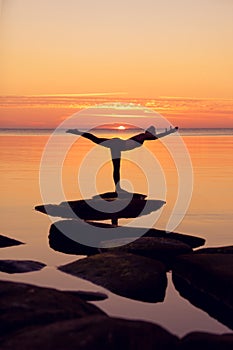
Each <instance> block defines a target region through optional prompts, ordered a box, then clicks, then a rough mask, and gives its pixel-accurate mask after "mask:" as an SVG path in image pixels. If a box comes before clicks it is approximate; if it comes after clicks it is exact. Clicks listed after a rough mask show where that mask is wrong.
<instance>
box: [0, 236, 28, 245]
mask: <svg viewBox="0 0 233 350" xmlns="http://www.w3.org/2000/svg"><path fill="white" fill-rule="evenodd" d="M20 244H24V243H22V242H20V241H17V240H15V239H13V238H9V237H6V236H3V235H0V248H5V247H11V246H14V245H20Z"/></svg>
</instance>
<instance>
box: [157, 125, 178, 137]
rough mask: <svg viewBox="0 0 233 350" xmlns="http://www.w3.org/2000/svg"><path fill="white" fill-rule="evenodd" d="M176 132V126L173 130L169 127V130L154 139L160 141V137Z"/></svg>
mask: <svg viewBox="0 0 233 350" xmlns="http://www.w3.org/2000/svg"><path fill="white" fill-rule="evenodd" d="M177 130H178V126H176V127H175V128H172V127H170V129H168V130H167V129H166V130H165V131H164V132H161V133H160V134H157V135H156V139H160V138H161V137H164V136H167V135H169V134H173V133H174V132H176V131H177Z"/></svg>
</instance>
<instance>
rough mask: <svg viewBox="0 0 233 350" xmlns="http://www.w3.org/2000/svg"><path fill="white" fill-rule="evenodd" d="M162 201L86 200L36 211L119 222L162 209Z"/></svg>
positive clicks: (50, 206) (39, 206)
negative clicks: (121, 219)
mask: <svg viewBox="0 0 233 350" xmlns="http://www.w3.org/2000/svg"><path fill="white" fill-rule="evenodd" d="M164 204H165V202H164V201H162V200H153V199H148V200H146V199H140V198H132V199H130V200H128V198H117V199H116V200H114V201H106V200H105V199H103V198H101V199H85V200H75V201H67V202H62V203H60V204H58V205H57V204H46V205H38V206H36V207H35V210H37V211H40V212H41V213H44V214H48V215H51V216H57V217H62V218H70V219H82V220H108V219H110V220H117V219H120V218H136V217H139V216H142V215H147V214H150V213H152V212H154V211H156V210H159V209H160V208H162V206H163V205H164Z"/></svg>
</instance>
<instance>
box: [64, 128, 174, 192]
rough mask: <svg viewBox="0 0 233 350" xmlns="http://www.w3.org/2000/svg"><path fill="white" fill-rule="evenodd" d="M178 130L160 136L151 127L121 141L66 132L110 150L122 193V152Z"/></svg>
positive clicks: (117, 138)
mask: <svg viewBox="0 0 233 350" xmlns="http://www.w3.org/2000/svg"><path fill="white" fill-rule="evenodd" d="M177 130H178V127H177V126H176V127H175V128H172V127H170V129H169V130H167V129H166V130H165V131H164V132H162V133H160V134H156V130H155V127H154V126H150V127H149V128H148V129H147V130H146V131H145V132H143V133H141V134H138V135H135V136H133V137H130V138H129V139H127V140H123V139H120V138H119V137H114V138H112V139H108V138H104V137H97V136H95V135H93V134H91V133H88V132H84V133H83V132H81V131H79V130H78V129H68V130H67V131H66V132H67V133H70V134H75V135H80V136H82V137H84V138H86V139H88V140H91V141H92V142H94V143H96V144H98V145H101V146H103V147H107V148H109V149H110V152H111V157H112V164H113V180H114V183H115V189H116V192H117V191H122V189H121V187H120V165H121V152H122V151H130V150H132V149H135V148H138V147H141V146H142V145H143V143H144V141H148V140H157V139H159V138H161V137H164V136H166V135H169V134H172V133H174V132H176V131H177Z"/></svg>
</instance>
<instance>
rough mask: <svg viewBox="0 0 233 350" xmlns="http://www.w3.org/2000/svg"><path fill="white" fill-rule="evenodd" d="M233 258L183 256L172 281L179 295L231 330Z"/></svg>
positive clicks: (174, 269) (230, 256)
mask: <svg viewBox="0 0 233 350" xmlns="http://www.w3.org/2000/svg"><path fill="white" fill-rule="evenodd" d="M232 266H233V254H220V253H215V254H214V253H212V254H201V253H199V254H189V255H183V256H182V255H181V256H179V257H178V258H177V259H176V262H175V264H174V266H173V271H172V278H173V282H174V285H175V287H176V289H177V290H178V291H179V293H180V294H181V295H182V296H183V297H185V298H186V299H188V300H189V301H190V302H191V303H192V304H194V305H196V306H197V307H200V308H201V309H203V310H205V311H206V312H208V313H209V314H210V315H211V316H212V317H214V318H216V319H218V320H219V321H220V322H222V323H224V324H225V325H227V326H228V327H231V328H232V327H233V269H232Z"/></svg>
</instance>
